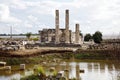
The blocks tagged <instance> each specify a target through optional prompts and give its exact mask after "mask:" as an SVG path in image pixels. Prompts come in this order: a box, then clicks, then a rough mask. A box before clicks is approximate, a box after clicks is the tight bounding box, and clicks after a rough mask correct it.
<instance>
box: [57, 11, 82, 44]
mask: <svg viewBox="0 0 120 80" xmlns="http://www.w3.org/2000/svg"><path fill="white" fill-rule="evenodd" d="M55 14H56V17H55V26H56V29H55V43H56V44H57V43H60V41H59V30H60V29H59V10H56V11H55ZM79 32H80V31H79V24H76V32H75V43H76V44H79V40H80V39H79V38H80V34H79ZM65 43H70V32H69V10H66V11H65Z"/></svg>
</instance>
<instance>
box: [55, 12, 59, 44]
mask: <svg viewBox="0 0 120 80" xmlns="http://www.w3.org/2000/svg"><path fill="white" fill-rule="evenodd" d="M55 14H56V16H55V26H56V29H55V43H56V44H58V43H59V10H56V11H55Z"/></svg>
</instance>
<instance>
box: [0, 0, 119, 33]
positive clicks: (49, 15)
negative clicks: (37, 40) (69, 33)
mask: <svg viewBox="0 0 120 80" xmlns="http://www.w3.org/2000/svg"><path fill="white" fill-rule="evenodd" d="M56 9H59V12H60V27H61V28H64V27H65V10H66V9H69V10H70V29H72V30H73V31H75V23H79V24H80V29H81V31H82V33H84V34H85V33H92V34H93V33H94V32H95V31H97V30H99V31H101V32H102V33H103V34H104V35H106V34H119V33H120V0H0V34H1V33H9V32H10V26H12V27H13V33H27V32H33V33H37V32H38V30H42V29H43V28H55V10H56Z"/></svg>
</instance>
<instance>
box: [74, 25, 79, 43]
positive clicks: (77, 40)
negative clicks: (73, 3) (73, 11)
mask: <svg viewBox="0 0 120 80" xmlns="http://www.w3.org/2000/svg"><path fill="white" fill-rule="evenodd" d="M75 43H76V44H79V43H80V30H79V24H76V31H75Z"/></svg>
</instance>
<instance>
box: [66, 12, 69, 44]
mask: <svg viewBox="0 0 120 80" xmlns="http://www.w3.org/2000/svg"><path fill="white" fill-rule="evenodd" d="M65 30H66V31H65V43H70V38H69V37H70V33H69V10H66V11H65Z"/></svg>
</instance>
